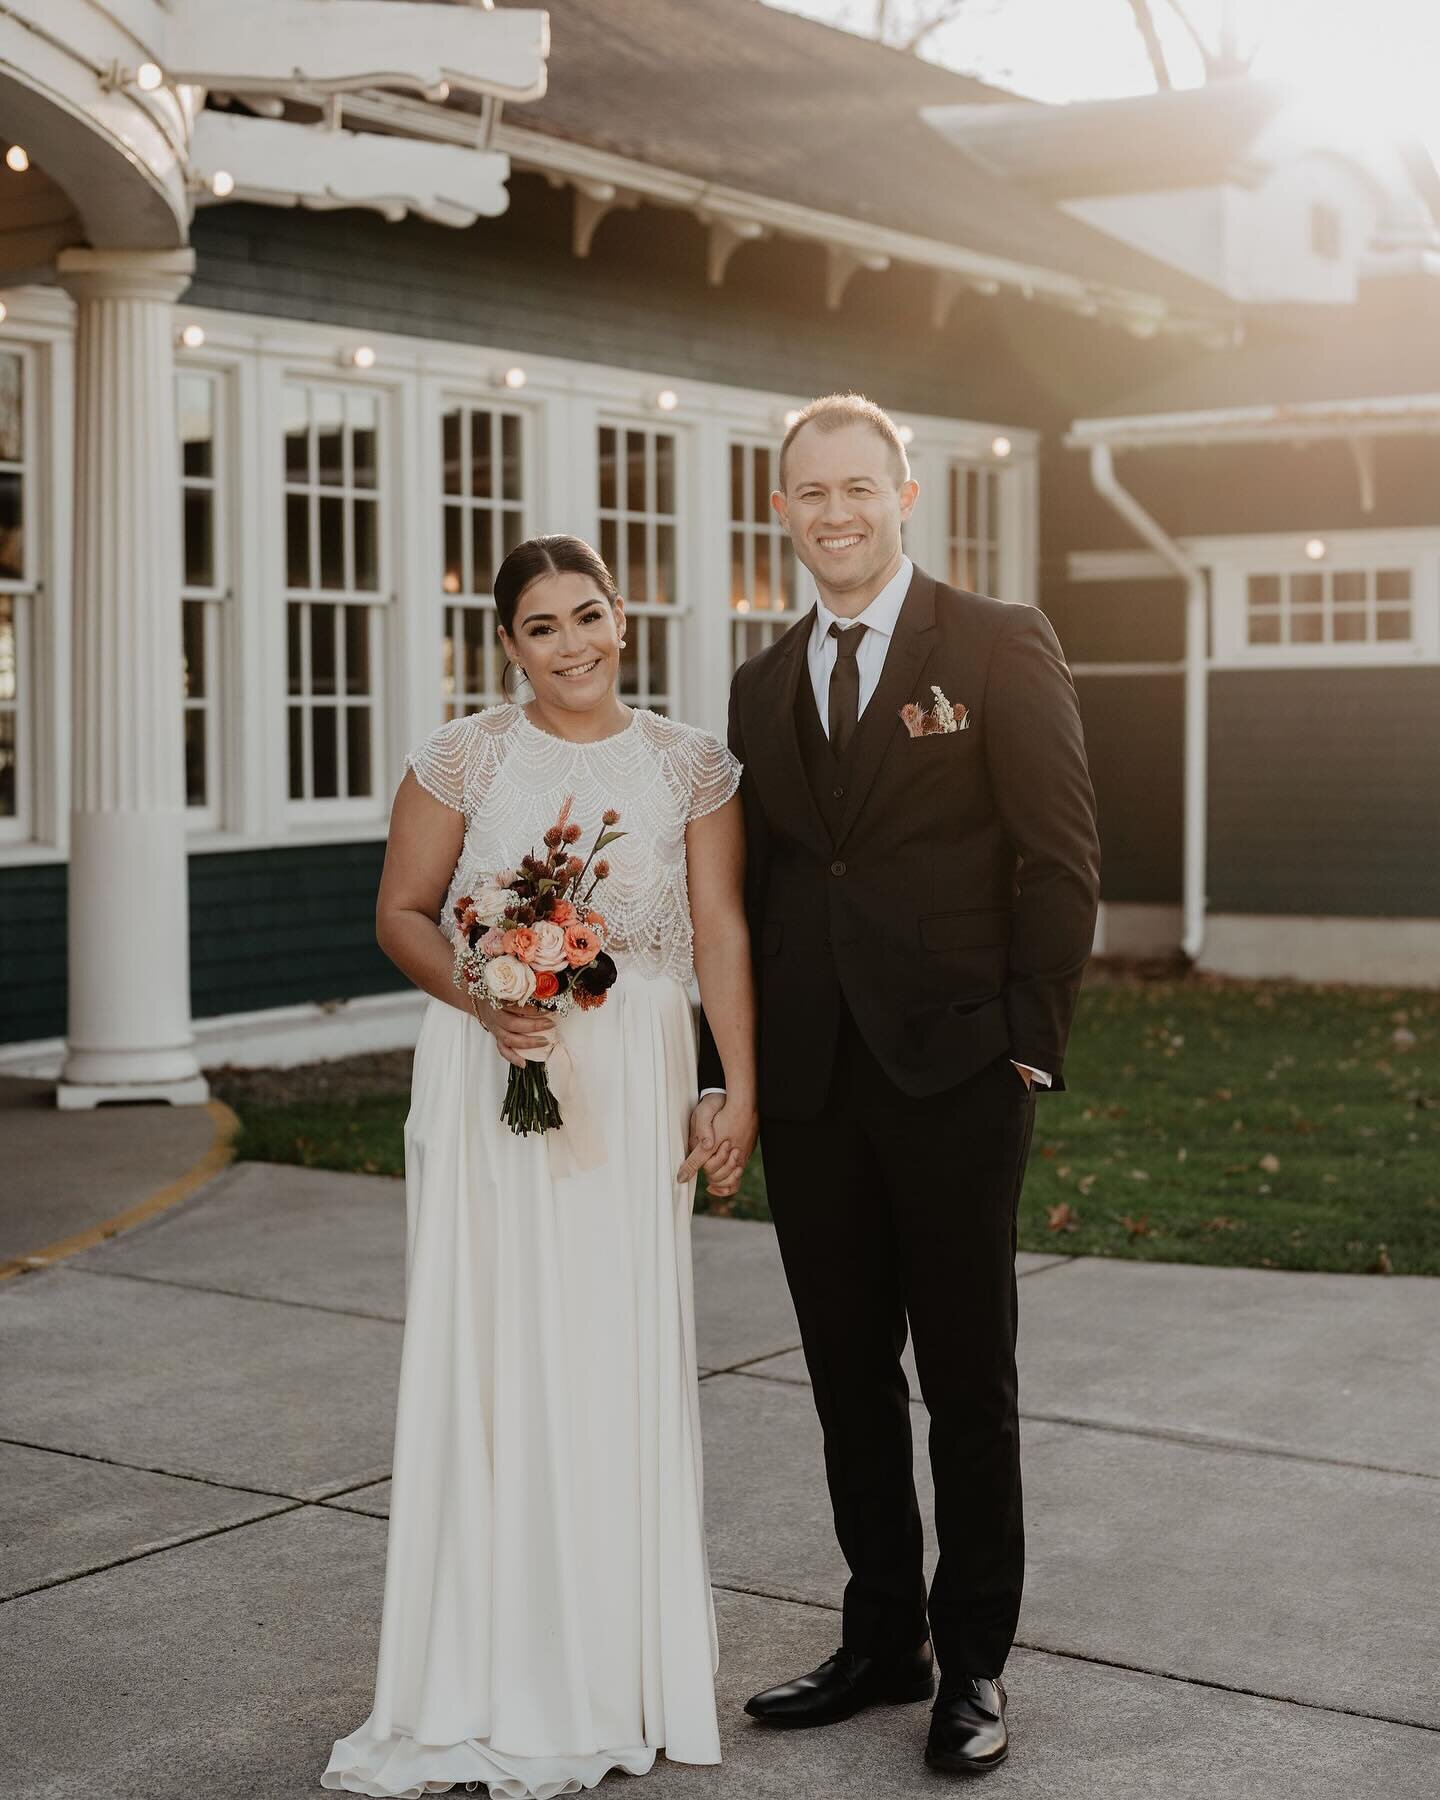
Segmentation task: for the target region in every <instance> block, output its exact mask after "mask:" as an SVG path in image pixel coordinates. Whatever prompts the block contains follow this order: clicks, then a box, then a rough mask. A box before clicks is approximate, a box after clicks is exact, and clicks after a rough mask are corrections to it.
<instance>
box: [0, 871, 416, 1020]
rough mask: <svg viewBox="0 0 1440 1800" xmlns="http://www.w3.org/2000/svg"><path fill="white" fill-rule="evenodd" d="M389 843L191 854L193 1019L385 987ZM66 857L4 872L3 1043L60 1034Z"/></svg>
mask: <svg viewBox="0 0 1440 1800" xmlns="http://www.w3.org/2000/svg"><path fill="white" fill-rule="evenodd" d="M384 857H385V846H384V844H383V843H375V844H326V845H306V846H303V847H297V848H295V849H283V850H242V851H212V852H208V853H206V854H204V855H197V856H192V857H191V858H190V1004H191V1008H192V1010H193V1012H194V1015H195V1017H196V1018H207V1017H212V1016H214V1015H215V1014H218V1013H232V1012H252V1011H258V1010H260V1009H262V1008H265V1007H273V1006H295V1005H299V1004H302V1003H304V1002H306V1001H325V1000H349V999H353V998H355V997H356V996H357V995H361V994H381V993H390V992H393V991H396V990H398V989H401V988H403V987H405V985H406V983H405V978H404V977H403V976H402V975H401V974H400V972H399V970H398V969H396V968H395V966H394V965H393V964H392V963H391V962H390V961H389V960H388V959H387V958H386V957H385V956H384V955H382V953H381V951H380V949H379V947H378V945H377V944H376V942H375V890H376V888H377V886H378V884H379V880H380V867H381V864H382V862H383V861H384ZM65 881H66V870H65V868H64V866H63V865H60V864H54V863H50V864H45V865H43V866H39V867H34V868H15V869H4V870H0V1043H15V1042H18V1041H20V1040H23V1039H27V1038H42V1037H61V1036H63V1035H64V1032H65V961H66V951H65V916H66V902H65Z"/></svg>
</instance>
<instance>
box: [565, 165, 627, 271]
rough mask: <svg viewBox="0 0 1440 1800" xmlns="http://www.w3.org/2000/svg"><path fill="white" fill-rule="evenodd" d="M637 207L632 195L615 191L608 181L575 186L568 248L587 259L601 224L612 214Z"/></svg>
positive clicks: (587, 182) (624, 191)
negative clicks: (573, 209) (573, 210)
mask: <svg viewBox="0 0 1440 1800" xmlns="http://www.w3.org/2000/svg"><path fill="white" fill-rule="evenodd" d="M638 205H639V199H638V197H637V196H636V195H635V194H632V193H628V192H627V191H626V190H625V189H623V188H617V187H616V186H615V185H614V183H613V182H609V181H586V182H577V183H576V184H575V218H574V222H573V225H572V230H571V241H570V247H571V249H572V250H573V251H574V252H575V254H576V256H588V255H589V254H590V246H591V244H593V243H594V241H595V233H596V232H597V231H598V230H599V229H600V225H601V222H602V221H603V220H604V219H605V218H606V217H607V216H608V215H609V214H610V213H612V212H618V211H620V210H621V209H622V208H626V209H628V208H632V207H635V206H638Z"/></svg>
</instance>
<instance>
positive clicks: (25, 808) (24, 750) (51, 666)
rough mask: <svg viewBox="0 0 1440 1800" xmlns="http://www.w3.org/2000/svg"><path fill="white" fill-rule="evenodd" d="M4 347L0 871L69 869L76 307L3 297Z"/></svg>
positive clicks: (20, 295) (57, 295)
mask: <svg viewBox="0 0 1440 1800" xmlns="http://www.w3.org/2000/svg"><path fill="white" fill-rule="evenodd" d="M5 304H6V309H7V316H6V318H5V320H4V322H3V323H0V347H3V348H4V349H5V350H7V351H10V352H18V353H19V354H20V356H21V358H22V361H23V362H24V364H25V377H24V378H25V382H26V395H25V443H24V446H23V452H24V463H25V469H26V477H27V479H26V496H25V507H26V513H27V517H26V521H25V571H24V574H23V576H22V577H21V578H20V580H18V581H16V580H7V581H5V582H4V584H3V585H4V588H5V590H6V591H7V592H9V593H11V594H13V595H14V596H15V597H16V598H17V600H18V602H19V604H18V606H17V609H16V610H17V615H18V617H17V631H16V639H17V643H16V651H17V700H18V702H19V704H18V707H17V714H18V749H19V769H18V782H17V788H16V815H15V817H14V818H10V819H3V820H0V867H5V868H14V867H19V866H23V865H25V864H29V863H53V862H57V861H63V859H64V857H65V856H66V854H67V852H68V849H69V819H70V703H69V697H70V648H71V633H70V610H71V608H70V578H71V562H72V552H71V535H72V530H73V519H74V480H75V476H74V462H75V457H74V404H75V401H74V392H75V390H74V308H73V305H72V304H71V302H70V300H69V298H68V297H67V296H66V295H65V294H63V293H62V292H60V291H59V290H58V289H54V288H40V287H36V288H16V289H12V290H10V291H8V292H7V293H6V296H5Z"/></svg>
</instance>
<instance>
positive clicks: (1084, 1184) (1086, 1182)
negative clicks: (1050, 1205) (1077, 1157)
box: [1075, 1175, 1095, 1194]
mask: <svg viewBox="0 0 1440 1800" xmlns="http://www.w3.org/2000/svg"><path fill="white" fill-rule="evenodd" d="M1075 1185H1076V1187H1077V1188H1079V1190H1080V1192H1081V1193H1082V1194H1088V1193H1089V1192H1090V1190H1091V1188H1092V1187H1094V1185H1095V1177H1094V1176H1093V1175H1082V1176H1081V1177H1080V1179H1079V1180H1078V1181H1077V1182H1076V1183H1075Z"/></svg>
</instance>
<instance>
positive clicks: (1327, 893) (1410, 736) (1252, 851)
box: [1208, 667, 1440, 919]
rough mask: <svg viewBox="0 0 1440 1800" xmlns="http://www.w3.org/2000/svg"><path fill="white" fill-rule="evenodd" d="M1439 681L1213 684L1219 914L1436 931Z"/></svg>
mask: <svg viewBox="0 0 1440 1800" xmlns="http://www.w3.org/2000/svg"><path fill="white" fill-rule="evenodd" d="M1437 795H1440V668H1434V667H1430V668H1418V669H1403V668H1402V669H1305V670H1278V669H1277V670H1264V671H1262V670H1248V669H1247V670H1243V671H1227V672H1224V673H1218V674H1216V675H1214V676H1212V678H1211V683H1210V871H1209V884H1208V885H1209V904H1210V911H1211V912H1244V913H1279V914H1296V913H1298V914H1310V915H1314V916H1322V917H1339V918H1427V919H1429V918H1436V917H1440V803H1437V799H1436V796H1437Z"/></svg>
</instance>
